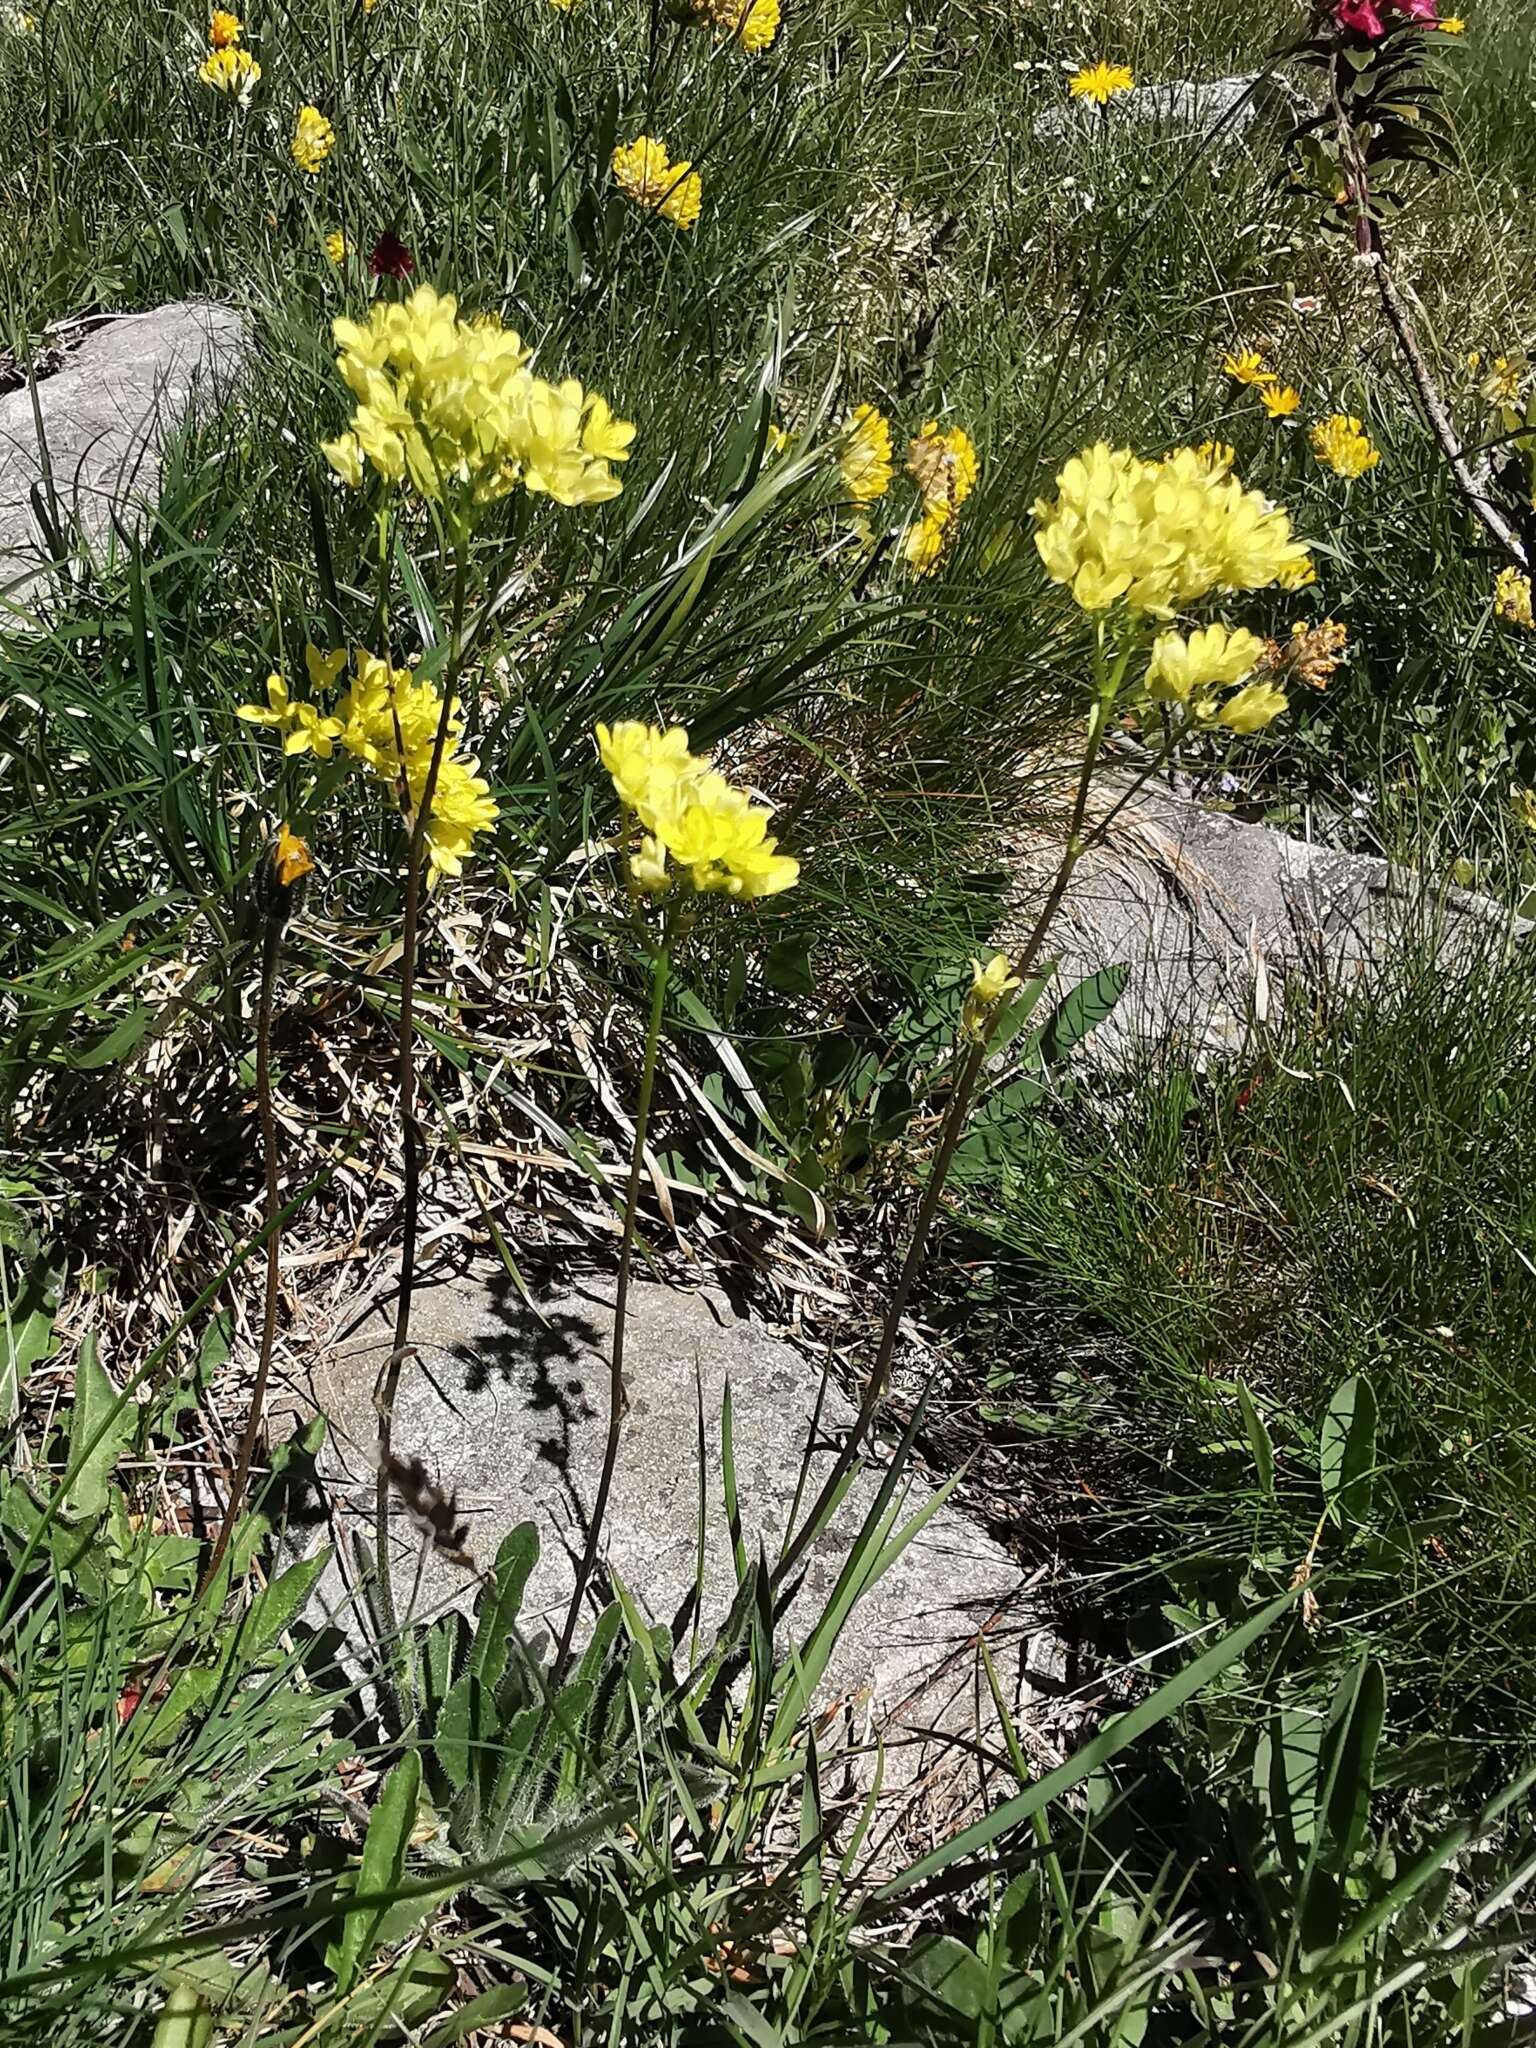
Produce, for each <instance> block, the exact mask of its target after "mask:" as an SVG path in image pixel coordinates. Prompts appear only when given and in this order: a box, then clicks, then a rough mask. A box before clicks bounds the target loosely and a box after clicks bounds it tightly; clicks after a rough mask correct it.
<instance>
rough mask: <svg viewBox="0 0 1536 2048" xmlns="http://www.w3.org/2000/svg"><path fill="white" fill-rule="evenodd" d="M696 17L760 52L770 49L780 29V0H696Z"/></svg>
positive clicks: (743, 46) (744, 47) (746, 47)
mask: <svg viewBox="0 0 1536 2048" xmlns="http://www.w3.org/2000/svg"><path fill="white" fill-rule="evenodd" d="M694 17H695V19H696V20H698V21H700V22H702V23H704V24H706V25H710V26H712V27H713V28H714V31H715V34H716V35H717V36H732V37H734V38H735V40H736V41H737V42H739V43H740V44H741V46H742V48H743V49H744V50H751V51H753V52H756V51H758V50H766V49H769V48H770V47H771V46H772V43H773V40H774V38H775V36H777V34H778V32H779V0H694Z"/></svg>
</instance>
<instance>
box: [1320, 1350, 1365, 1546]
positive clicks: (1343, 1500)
mask: <svg viewBox="0 0 1536 2048" xmlns="http://www.w3.org/2000/svg"><path fill="white" fill-rule="evenodd" d="M1375 1469H1376V1396H1375V1395H1374V1394H1373V1393H1372V1391H1371V1383H1370V1381H1369V1380H1368V1379H1367V1378H1366V1377H1365V1375H1364V1374H1363V1373H1352V1374H1351V1375H1350V1377H1349V1378H1348V1379H1347V1380H1344V1381H1342V1382H1341V1383H1340V1385H1339V1386H1337V1387H1336V1388H1335V1389H1334V1392H1333V1398H1332V1399H1331V1400H1330V1401H1329V1403H1328V1412H1327V1414H1326V1415H1325V1416H1324V1417H1323V1427H1322V1432H1321V1436H1320V1438H1319V1442H1318V1473H1319V1477H1320V1478H1321V1480H1322V1483H1323V1495H1324V1498H1325V1499H1326V1500H1327V1502H1328V1505H1329V1506H1330V1507H1331V1508H1332V1509H1333V1510H1334V1511H1335V1513H1337V1514H1338V1515H1339V1516H1341V1517H1342V1518H1343V1519H1344V1520H1346V1521H1351V1522H1363V1521H1365V1519H1366V1518H1367V1516H1368V1515H1369V1513H1370V1505H1371V1480H1372V1476H1373V1474H1374V1472H1375Z"/></svg>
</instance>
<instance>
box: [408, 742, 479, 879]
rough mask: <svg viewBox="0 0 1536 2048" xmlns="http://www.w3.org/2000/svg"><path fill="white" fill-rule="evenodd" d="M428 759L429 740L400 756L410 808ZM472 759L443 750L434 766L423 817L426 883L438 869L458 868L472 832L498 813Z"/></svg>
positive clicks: (439, 872) (448, 871) (415, 802)
mask: <svg viewBox="0 0 1536 2048" xmlns="http://www.w3.org/2000/svg"><path fill="white" fill-rule="evenodd" d="M431 760H432V743H431V741H430V740H429V741H428V742H427V744H426V745H425V746H424V747H422V748H419V749H418V750H417V752H416V753H414V754H412V755H409V756H408V757H407V761H406V783H407V786H408V788H409V790H410V796H411V806H412V810H413V811H414V810H415V809H416V807H417V806H419V804H420V803H421V799H422V796H423V794H424V792H425V790H426V785H427V770H428V768H429V767H430V765H431ZM479 769H480V764H479V762H478V761H476V760H473V759H470V758H467V757H466V756H464V755H461V754H452V753H449V752H447V751H446V750H445V751H444V753H443V757H442V759H441V761H439V763H438V767H437V783H436V786H435V787H434V789H433V791H432V815H431V816H430V817H429V818H428V820H427V833H426V845H427V867H428V875H429V884H430V885H431V886H435V885H436V883H437V882H438V881H439V880H440V879H441V878H442V877H443V876H444V875H458V874H461V873H462V872H463V868H464V862H465V859H466V857H467V856H468V854H469V852H470V850H471V848H472V847H473V845H474V839H475V834H476V833H477V832H484V831H487V830H488V829H489V828H490V827H491V826H492V825H494V824H495V822H496V820H497V819H498V818H499V817H500V816H501V811H500V808H499V807H498V805H497V804H496V802H495V800H494V799H493V797H492V796H491V793H490V792H491V785H490V784H489V783H488V782H487V781H486V780H485V778H484V776H483V775H481V774H480V772H479Z"/></svg>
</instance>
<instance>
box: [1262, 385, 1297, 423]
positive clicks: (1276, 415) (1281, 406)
mask: <svg viewBox="0 0 1536 2048" xmlns="http://www.w3.org/2000/svg"><path fill="white" fill-rule="evenodd" d="M1259 403H1260V405H1262V406H1263V408H1264V410H1265V411H1266V412H1267V413H1268V414H1269V416H1270V418H1271V419H1272V420H1288V419H1289V418H1290V416H1291V414H1292V413H1293V412H1297V411H1299V410H1300V407H1301V393H1300V392H1299V391H1297V390H1295V389H1294V387H1293V386H1291V385H1289V384H1266V385H1263V386H1261V388H1260V391H1259Z"/></svg>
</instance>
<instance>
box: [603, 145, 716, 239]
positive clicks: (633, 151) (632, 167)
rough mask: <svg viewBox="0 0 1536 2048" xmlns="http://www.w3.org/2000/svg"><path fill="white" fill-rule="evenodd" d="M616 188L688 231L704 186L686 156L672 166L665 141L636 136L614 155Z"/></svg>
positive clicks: (696, 217) (620, 147)
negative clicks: (617, 186)
mask: <svg viewBox="0 0 1536 2048" xmlns="http://www.w3.org/2000/svg"><path fill="white" fill-rule="evenodd" d="M613 175H614V177H615V179H616V180H617V181H618V185H619V189H620V191H622V192H623V193H624V194H625V195H626V197H628V198H630V199H633V200H634V202H635V204H636V205H637V206H643V207H645V208H647V209H648V210H649V211H650V212H653V213H659V214H661V216H662V218H663V219H664V220H669V221H671V222H672V224H673V226H674V227H679V228H691V227H692V226H693V224H694V222H695V221H696V220H697V219H698V217H699V207H700V205H701V203H702V199H703V191H704V188H703V185H702V183H701V182H700V179H699V174H698V172H697V171H696V170H694V169H693V167H692V165H691V164H690V163H689V161H688V159H687V158H686V157H681V158H679V160H678V161H677V162H676V163H673V162H672V161H671V159H670V158H669V157H668V155H667V146H666V144H665V143H664V142H661V141H659V140H653V139H652V138H651V137H650V136H649V135H638V136H636V138H635V140H634V141H633V142H629V143H620V145H619V147H618V148H617V149H616V150H615V151H614V152H613Z"/></svg>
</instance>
